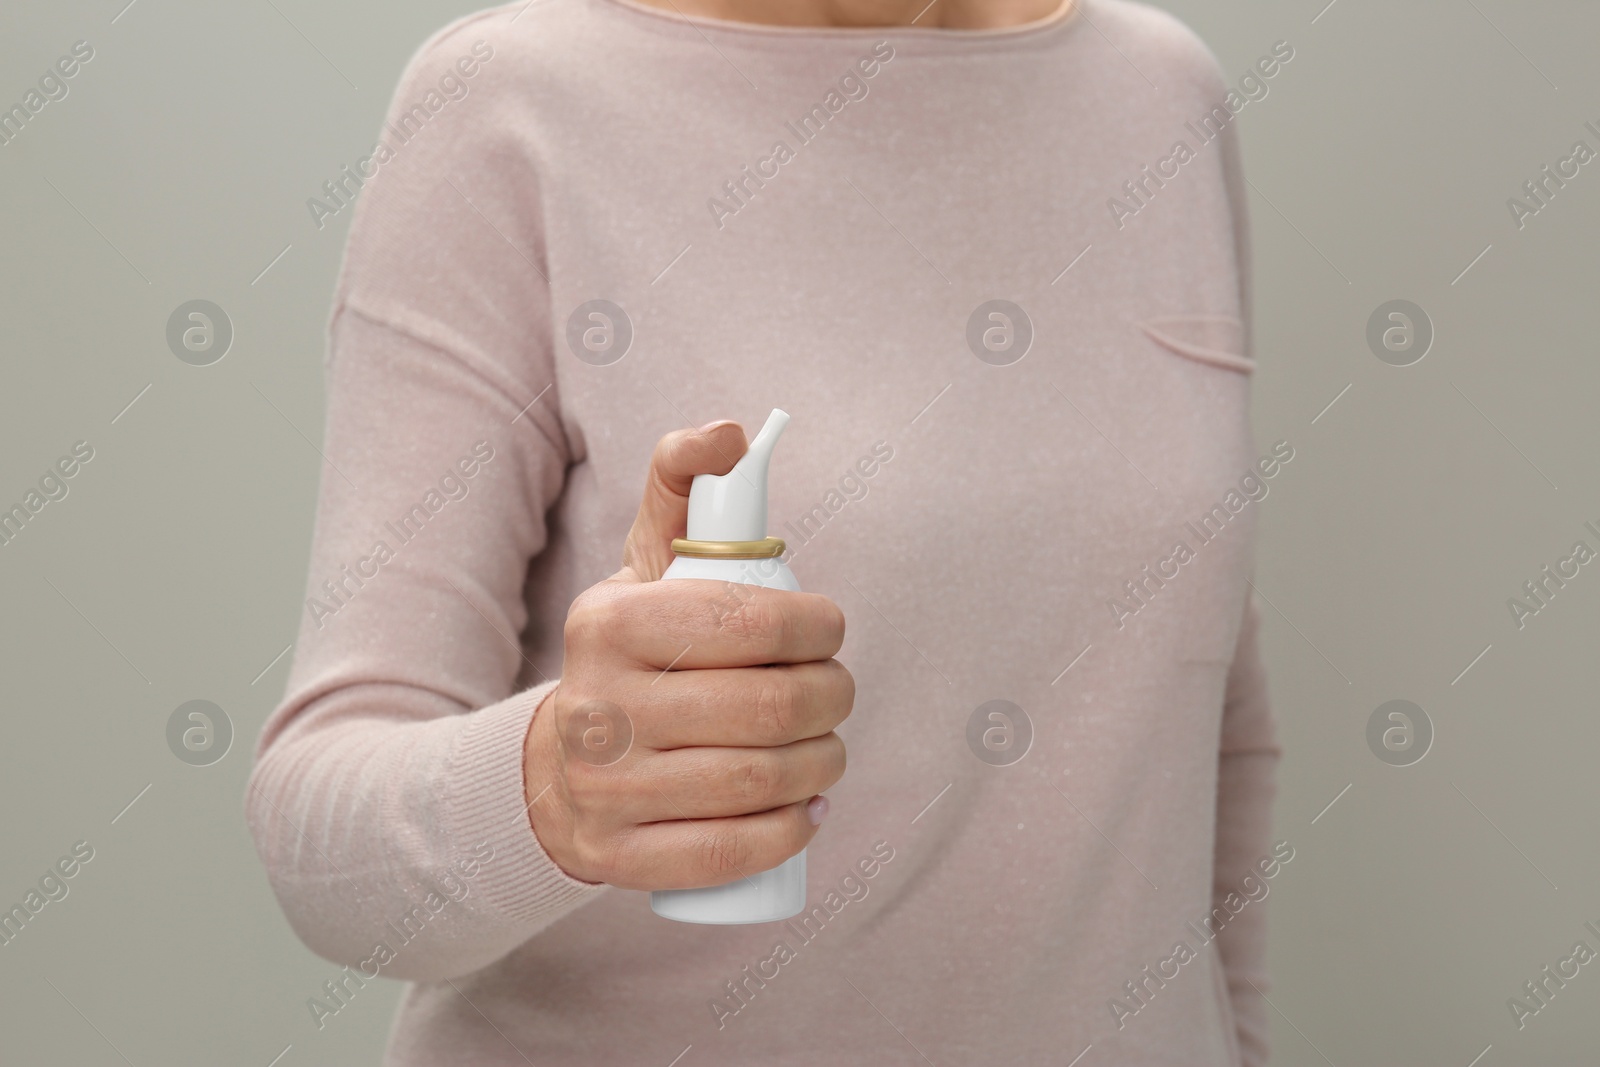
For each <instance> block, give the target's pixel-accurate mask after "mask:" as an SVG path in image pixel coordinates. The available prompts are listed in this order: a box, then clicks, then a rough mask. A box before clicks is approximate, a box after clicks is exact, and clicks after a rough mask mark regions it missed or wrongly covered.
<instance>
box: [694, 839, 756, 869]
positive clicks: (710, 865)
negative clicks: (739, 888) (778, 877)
mask: <svg viewBox="0 0 1600 1067" xmlns="http://www.w3.org/2000/svg"><path fill="white" fill-rule="evenodd" d="M695 848H696V851H697V853H698V857H699V861H700V867H701V869H702V870H704V871H705V872H706V873H707V874H709V875H711V876H713V877H714V878H718V879H721V880H727V879H730V878H735V877H738V876H739V875H741V874H743V873H744V871H745V870H746V869H748V867H749V865H750V856H751V851H752V848H753V844H752V842H751V839H750V835H749V833H748V832H746V831H744V830H740V829H735V828H733V827H724V828H721V829H719V830H716V831H710V830H708V831H705V832H704V833H703V835H702V836H701V837H700V838H699V840H698V842H697V843H696V846H695Z"/></svg>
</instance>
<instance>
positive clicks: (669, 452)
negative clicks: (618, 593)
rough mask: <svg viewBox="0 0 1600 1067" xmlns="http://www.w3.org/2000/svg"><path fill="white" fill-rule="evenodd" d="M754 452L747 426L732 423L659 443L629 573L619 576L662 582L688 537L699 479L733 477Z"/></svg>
mask: <svg viewBox="0 0 1600 1067" xmlns="http://www.w3.org/2000/svg"><path fill="white" fill-rule="evenodd" d="M748 448H749V442H748V441H746V440H745V436H744V427H742V426H740V425H739V424H738V423H737V422H735V421H734V420H732V419H720V420H718V421H717V422H710V423H707V424H706V425H704V426H702V427H700V428H699V429H698V430H675V431H673V432H672V433H669V434H667V435H666V436H665V437H663V438H662V439H661V440H659V441H657V442H656V447H655V451H654V452H653V453H652V454H651V456H650V474H649V476H648V477H647V478H646V480H645V486H644V500H643V501H642V502H641V503H640V504H639V516H638V518H636V519H634V520H633V529H631V530H629V531H628V540H627V542H626V543H625V544H624V545H623V548H622V566H623V573H622V574H619V575H617V577H618V578H621V579H624V580H626V579H628V578H630V577H631V578H632V579H633V580H634V581H640V582H653V581H655V580H656V579H658V578H660V577H661V575H662V574H664V573H665V572H666V569H667V567H668V565H670V564H671V563H672V558H673V553H672V539H673V538H674V537H683V536H684V535H685V534H686V533H687V532H688V522H689V487H690V486H691V485H692V484H693V483H694V476H695V475H697V474H727V473H728V472H729V471H731V470H732V469H733V465H734V464H735V463H737V462H739V457H740V456H743V455H744V454H745V451H746V449H748ZM628 571H632V572H633V573H632V575H631V576H630V575H629V574H628Z"/></svg>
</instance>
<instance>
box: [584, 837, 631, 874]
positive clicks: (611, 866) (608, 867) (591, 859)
mask: <svg viewBox="0 0 1600 1067" xmlns="http://www.w3.org/2000/svg"><path fill="white" fill-rule="evenodd" d="M573 851H574V852H575V853H576V854H577V857H578V862H579V865H580V869H581V870H582V871H583V873H584V875H585V877H586V880H588V881H592V882H605V883H606V884H608V885H611V884H616V883H618V882H625V881H627V865H626V864H625V863H624V862H623V854H622V850H621V849H620V848H618V847H617V845H616V843H615V842H614V841H612V840H611V839H609V838H598V837H594V836H592V835H589V834H583V833H580V834H576V835H574V839H573Z"/></svg>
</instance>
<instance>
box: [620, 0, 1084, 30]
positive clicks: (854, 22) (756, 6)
mask: <svg viewBox="0 0 1600 1067" xmlns="http://www.w3.org/2000/svg"><path fill="white" fill-rule="evenodd" d="M637 2H639V3H644V4H648V5H650V6H651V7H658V8H662V9H663V10H666V11H668V12H677V13H678V14H680V15H696V16H700V17H702V18H714V19H725V20H727V21H730V22H754V23H760V24H763V25H768V26H837V27H844V28H849V29H860V28H867V27H873V26H885V27H887V26H912V25H915V26H922V27H934V28H939V29H948V30H993V29H1004V28H1006V27H1010V26H1022V25H1025V24H1027V23H1030V22H1038V21H1040V20H1041V19H1045V18H1048V17H1049V16H1050V15H1052V14H1054V13H1055V12H1056V11H1058V10H1060V9H1061V8H1063V7H1066V6H1071V5H1072V4H1074V3H1077V2H1078V0H931V2H930V0H637Z"/></svg>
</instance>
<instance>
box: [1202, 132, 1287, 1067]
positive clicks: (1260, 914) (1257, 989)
mask: <svg viewBox="0 0 1600 1067" xmlns="http://www.w3.org/2000/svg"><path fill="white" fill-rule="evenodd" d="M1237 127H1238V123H1236V122H1235V123H1229V124H1228V125H1227V126H1225V127H1223V131H1222V138H1221V142H1220V147H1221V149H1222V162H1223V171H1224V178H1225V186H1226V191H1227V196H1228V206H1229V210H1230V213H1231V216H1232V220H1233V251H1234V263H1235V271H1236V275H1237V279H1238V286H1239V316H1240V319H1241V320H1242V325H1243V344H1244V354H1245V355H1246V356H1247V357H1249V358H1251V359H1254V358H1255V354H1256V353H1255V343H1254V328H1253V323H1252V310H1253V288H1252V277H1251V248H1250V223H1249V210H1248V209H1249V203H1248V195H1247V189H1248V187H1247V184H1246V182H1245V180H1244V170H1243V166H1242V160H1241V152H1240V147H1239V139H1238V128H1237ZM1260 621H1261V615H1260V607H1259V605H1258V604H1257V602H1256V598H1255V595H1254V592H1253V591H1251V590H1247V591H1246V594H1245V605H1244V620H1243V622H1242V624H1241V625H1240V628H1239V637H1238V643H1237V646H1236V647H1235V650H1234V657H1233V663H1232V666H1231V667H1230V668H1229V671H1228V680H1227V689H1226V696H1225V698H1224V703H1223V715H1222V740H1221V745H1220V750H1219V753H1218V757H1217V758H1218V765H1217V840H1216V847H1215V853H1214V856H1213V864H1212V898H1213V906H1220V904H1221V901H1222V900H1223V899H1224V898H1225V897H1226V896H1227V895H1228V894H1229V893H1243V892H1245V889H1244V888H1243V883H1244V879H1245V877H1246V876H1247V875H1254V876H1255V877H1256V878H1257V880H1259V877H1260V871H1259V870H1258V869H1257V868H1256V864H1257V863H1259V862H1260V861H1261V860H1262V859H1263V858H1264V857H1266V856H1267V855H1268V854H1269V853H1270V852H1271V840H1270V839H1271V835H1272V801H1273V798H1274V796H1275V795H1276V793H1277V767H1278V760H1279V757H1280V756H1281V750H1280V748H1279V746H1278V740H1277V726H1276V722H1275V719H1274V716H1273V712H1272V706H1271V703H1270V701H1269V699H1268V693H1267V677H1266V671H1265V669H1264V668H1263V666H1262V663H1261V654H1260V649H1259V646H1258V638H1257V634H1258V632H1259V628H1260ZM1265 905H1266V901H1265V899H1263V900H1262V901H1261V902H1260V903H1252V904H1251V905H1250V906H1249V907H1247V908H1245V909H1244V910H1243V911H1241V912H1240V913H1239V914H1238V916H1236V917H1235V918H1234V919H1233V920H1232V921H1231V922H1230V923H1229V924H1228V926H1227V927H1226V928H1225V929H1224V930H1223V931H1222V932H1221V933H1220V934H1219V935H1218V937H1217V951H1218V952H1219V953H1220V954H1221V959H1222V966H1223V971H1224V973H1225V974H1226V976H1227V980H1228V993H1229V999H1230V1000H1231V1001H1232V1003H1233V1015H1234V1022H1235V1025H1236V1027H1237V1034H1238V1043H1239V1055H1240V1064H1241V1067H1263V1065H1264V1064H1266V1062H1267V1058H1268V1055H1269V1053H1270V1051H1271V1047H1270V1043H1269V1022H1270V1019H1269V1015H1268V1006H1267V1004H1266V1002H1265V1000H1264V998H1263V994H1264V993H1266V992H1267V991H1268V989H1269V981H1268V977H1267V944H1266V936H1267V925H1266V922H1267V912H1266V906H1265Z"/></svg>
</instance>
